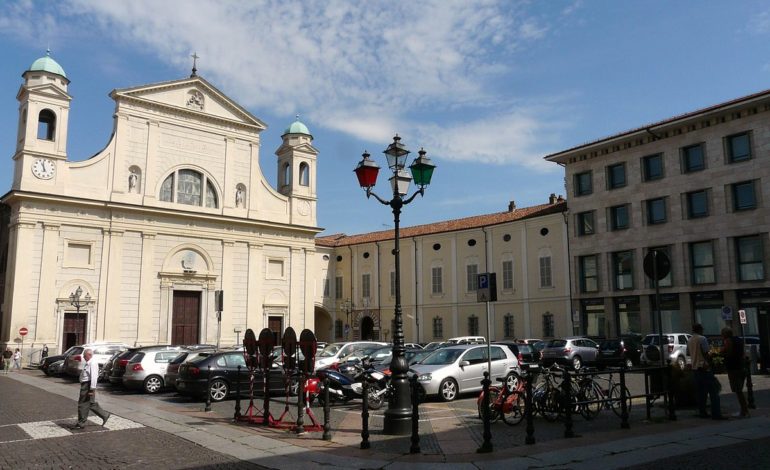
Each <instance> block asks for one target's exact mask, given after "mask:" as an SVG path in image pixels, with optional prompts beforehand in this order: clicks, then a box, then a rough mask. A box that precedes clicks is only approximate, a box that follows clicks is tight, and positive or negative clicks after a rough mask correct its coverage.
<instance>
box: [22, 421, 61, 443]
mask: <svg viewBox="0 0 770 470" xmlns="http://www.w3.org/2000/svg"><path fill="white" fill-rule="evenodd" d="M19 427H20V428H21V429H22V430H23V431H24V432H25V433H27V434H29V437H31V438H32V439H47V438H49V437H62V436H70V435H72V433H71V432H69V431H68V430H66V429H64V428H63V427H61V426H59V425H58V424H56V423H54V422H53V421H37V422H34V423H22V424H19Z"/></svg>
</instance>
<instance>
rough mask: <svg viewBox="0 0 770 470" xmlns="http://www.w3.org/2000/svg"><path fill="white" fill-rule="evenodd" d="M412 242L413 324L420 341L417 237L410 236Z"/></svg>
mask: <svg viewBox="0 0 770 470" xmlns="http://www.w3.org/2000/svg"><path fill="white" fill-rule="evenodd" d="M412 244H413V245H414V326H415V330H416V333H417V342H418V343H419V342H420V313H419V310H418V309H419V307H420V304H419V301H418V299H417V296H418V295H420V294H421V293H422V291H421V290H420V282H419V281H418V279H419V277H418V273H417V237H412Z"/></svg>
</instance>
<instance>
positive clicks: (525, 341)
mask: <svg viewBox="0 0 770 470" xmlns="http://www.w3.org/2000/svg"><path fill="white" fill-rule="evenodd" d="M540 341H543V340H542V339H536V338H524V339H519V340H516V342H518V343H523V344H535V343H537V342H540Z"/></svg>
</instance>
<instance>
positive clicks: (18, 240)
mask: <svg viewBox="0 0 770 470" xmlns="http://www.w3.org/2000/svg"><path fill="white" fill-rule="evenodd" d="M34 233H35V224H34V223H33V222H17V223H15V224H12V225H11V227H10V234H9V235H10V237H9V246H8V253H9V254H10V255H11V259H9V260H8V272H7V273H6V286H5V293H6V296H5V304H4V306H3V326H4V328H3V331H2V337H0V338H1V339H2V341H6V342H11V341H12V340H13V339H15V338H17V337H18V333H19V328H21V327H26V328H29V325H28V324H27V322H28V321H29V316H30V315H29V314H30V305H32V298H31V296H30V292H31V288H32V266H31V265H30V264H29V263H28V262H26V261H27V260H26V259H25V258H19V256H18V255H19V254H20V255H22V256H29V253H33V252H34V245H33V243H34V239H35V237H34Z"/></svg>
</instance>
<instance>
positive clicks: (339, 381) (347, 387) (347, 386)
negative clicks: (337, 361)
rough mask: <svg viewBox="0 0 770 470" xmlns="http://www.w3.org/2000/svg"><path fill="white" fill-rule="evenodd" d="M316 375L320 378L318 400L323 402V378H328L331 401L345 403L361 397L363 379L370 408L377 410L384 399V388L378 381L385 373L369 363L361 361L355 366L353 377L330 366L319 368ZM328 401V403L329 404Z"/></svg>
mask: <svg viewBox="0 0 770 470" xmlns="http://www.w3.org/2000/svg"><path fill="white" fill-rule="evenodd" d="M316 376H317V377H318V379H319V380H320V387H319V394H318V401H319V403H321V404H322V405H323V404H324V385H323V381H324V379H325V378H328V379H329V401H330V402H331V403H334V402H337V401H340V402H343V403H346V402H348V401H350V400H354V399H358V398H363V394H364V386H363V381H364V380H366V381H367V386H368V395H369V396H368V404H369V409H370V410H378V409H380V408H381V407H382V404H383V402H384V401H385V390H386V388H383V386H381V385H380V382H381V381H382V380H384V379H385V374H383V373H382V372H379V371H376V370H374V369H372V368H371V367H370V365H369V364H365V363H362V365H359V366H357V373H356V374H355V376H354V377H353V378H351V377H348V376H347V375H345V374H343V373H341V372H339V371H337V370H334V369H332V368H326V369H319V370H317V371H316ZM331 403H330V404H331Z"/></svg>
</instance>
